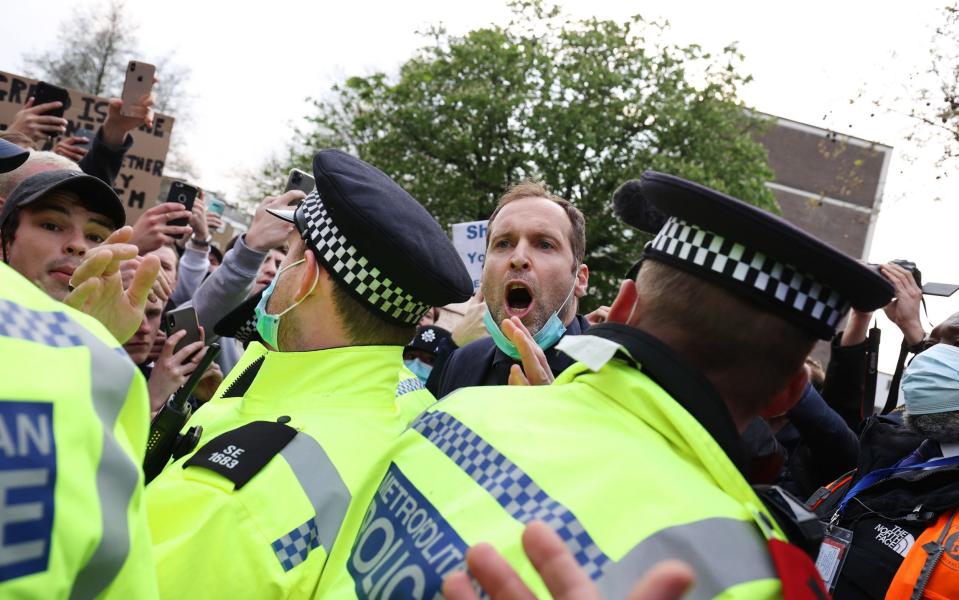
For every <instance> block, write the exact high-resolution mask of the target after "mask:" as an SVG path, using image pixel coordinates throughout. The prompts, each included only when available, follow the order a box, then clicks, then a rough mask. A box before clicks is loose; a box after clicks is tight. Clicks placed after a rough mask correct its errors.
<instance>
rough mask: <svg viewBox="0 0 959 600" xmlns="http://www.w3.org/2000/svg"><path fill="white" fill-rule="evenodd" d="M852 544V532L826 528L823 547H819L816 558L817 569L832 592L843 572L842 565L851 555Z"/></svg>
mask: <svg viewBox="0 0 959 600" xmlns="http://www.w3.org/2000/svg"><path fill="white" fill-rule="evenodd" d="M851 543H852V532H851V531H849V530H848V529H843V528H842V527H837V526H835V525H833V526H826V532H825V535H824V536H823V540H822V546H820V547H819V557H818V558H816V569H818V570H819V575H820V576H821V577H822V580H823V581H825V582H826V587H827V588H829V591H830V592H832V591H833V589H835V587H836V581H837V580H838V579H839V573H840V572H841V571H842V564H843V562H845V560H846V555H847V554H848V553H849V552H848V551H849V544H851Z"/></svg>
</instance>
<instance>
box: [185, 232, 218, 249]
mask: <svg viewBox="0 0 959 600" xmlns="http://www.w3.org/2000/svg"><path fill="white" fill-rule="evenodd" d="M212 240H213V236H212V235H208V236H206V239H205V240H198V239H196V238H195V237H191V238H190V243H192V244H196V245H197V246H203V247H204V248H205V247H207V246H209V245H210V242H211V241H212Z"/></svg>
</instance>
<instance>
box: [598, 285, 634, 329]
mask: <svg viewBox="0 0 959 600" xmlns="http://www.w3.org/2000/svg"><path fill="white" fill-rule="evenodd" d="M638 301H639V292H638V291H637V290H636V282H635V281H633V280H632V279H626V280H624V281H623V282H622V283H620V284H619V293H618V294H616V299H615V300H613V304H612V306H610V307H609V314H608V315H606V322H607V323H622V324H623V325H626V324H631V323H630V317H631V316H632V315H633V310H634V309H635V308H636V304H637V303H638Z"/></svg>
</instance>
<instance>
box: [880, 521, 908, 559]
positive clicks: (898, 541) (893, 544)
mask: <svg viewBox="0 0 959 600" xmlns="http://www.w3.org/2000/svg"><path fill="white" fill-rule="evenodd" d="M875 531H876V541H877V542H879V543H880V544H883V545H885V546H887V547H888V548H889V549H890V550H892V551H893V552H895V553H897V554H899V555H900V556H902V557H905V556H906V555H907V554H909V549H910V548H912V545H913V544H914V543H915V542H916V538H914V537H912V534H911V533H909V532H908V531H906V530H905V529H903V528H902V527H899V526H898V525H893V526H892V527H886V526H885V525H882V524H877V525H876V529H875Z"/></svg>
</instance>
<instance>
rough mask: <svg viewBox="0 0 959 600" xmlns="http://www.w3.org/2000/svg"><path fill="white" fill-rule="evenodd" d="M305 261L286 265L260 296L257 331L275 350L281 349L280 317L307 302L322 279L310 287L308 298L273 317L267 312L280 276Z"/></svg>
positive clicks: (257, 306) (256, 312) (303, 298)
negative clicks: (279, 340)
mask: <svg viewBox="0 0 959 600" xmlns="http://www.w3.org/2000/svg"><path fill="white" fill-rule="evenodd" d="M305 261H306V259H305V258H301V259H300V260H298V261H296V262H295V263H293V264H289V265H286V266H285V267H283V268H282V269H280V271H279V272H278V273H277V274H276V277H274V278H273V281H271V282H270V285H269V286H267V288H266V289H265V290H263V295H262V296H260V301H259V302H258V303H257V305H256V310H255V311H254V312H255V314H256V331H257V333H259V334H260V337H261V338H263V341H264V342H266V344H267V345H268V346H270V347H271V348H273V349H275V350H279V349H280V347H279V346H278V345H277V334H278V333H279V331H280V317H282V316H283V315H285V314H286V313H288V312H290V311H291V310H293V309H294V308H296V307H297V306H299V304H300V302H303V301H304V300H306V297H307V296H309V295H310V294H312V293H313V289H314V288H316V282H317V281H319V280H320V278H319V277H317V278H316V279H314V280H313V286H312V287H310V291H309V292H307V294H306V296H303V297H302V298H300V300H299V302H295V303H294V304H291V305H290V306H288V307H286V309H284V310H283V311H282V312H279V313H277V314H275V315H271V314H269V313H267V312H266V306H267V304H269V303H270V297H271V296H273V290H275V289H276V282H277V281H279V280H280V275H282V274H283V273H285V272H286V271H289V270H290V269H292V268H293V267H295V266H296V265H298V264H300V263H301V262H305Z"/></svg>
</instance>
